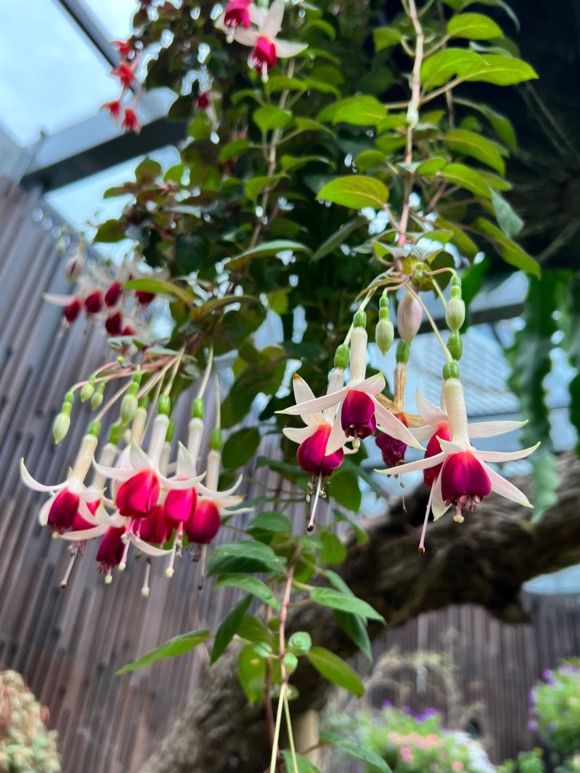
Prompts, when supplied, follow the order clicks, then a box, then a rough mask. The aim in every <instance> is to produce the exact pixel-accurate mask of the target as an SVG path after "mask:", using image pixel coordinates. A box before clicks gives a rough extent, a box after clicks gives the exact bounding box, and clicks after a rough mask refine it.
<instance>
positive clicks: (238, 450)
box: [222, 427, 260, 470]
mask: <svg viewBox="0 0 580 773" xmlns="http://www.w3.org/2000/svg"><path fill="white" fill-rule="evenodd" d="M259 445H260V433H259V431H258V430H257V429H256V428H255V427H246V428H245V429H240V430H238V432H234V434H233V435H230V437H229V438H228V439H227V440H226V442H225V444H224V447H223V451H222V463H223V465H224V467H225V468H226V470H236V469H237V468H238V467H241V466H242V465H244V464H246V463H247V462H249V461H250V459H251V458H252V457H253V456H254V454H255V453H256V451H257V450H258V446H259Z"/></svg>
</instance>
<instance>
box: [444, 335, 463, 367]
mask: <svg viewBox="0 0 580 773" xmlns="http://www.w3.org/2000/svg"><path fill="white" fill-rule="evenodd" d="M447 348H448V349H449V352H450V354H451V356H452V357H453V359H454V360H460V359H461V355H462V354H463V339H462V338H461V336H460V335H459V333H453V335H450V336H449V340H448V341H447Z"/></svg>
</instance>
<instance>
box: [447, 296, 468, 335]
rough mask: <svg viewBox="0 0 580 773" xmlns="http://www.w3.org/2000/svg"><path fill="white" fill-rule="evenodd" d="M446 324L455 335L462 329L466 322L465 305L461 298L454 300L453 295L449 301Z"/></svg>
mask: <svg viewBox="0 0 580 773" xmlns="http://www.w3.org/2000/svg"><path fill="white" fill-rule="evenodd" d="M453 289H455V288H453ZM445 322H447V327H448V328H449V330H451V331H452V332H453V333H457V331H458V330H459V329H460V328H461V326H462V325H463V323H464V322H465V303H464V302H463V300H462V299H461V298H454V297H453V295H452V297H451V298H450V299H449V301H448V302H447V307H446V309H445Z"/></svg>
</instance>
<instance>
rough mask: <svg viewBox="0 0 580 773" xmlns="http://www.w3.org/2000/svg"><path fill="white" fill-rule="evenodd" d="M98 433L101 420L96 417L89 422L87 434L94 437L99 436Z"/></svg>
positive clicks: (99, 432)
mask: <svg viewBox="0 0 580 773" xmlns="http://www.w3.org/2000/svg"><path fill="white" fill-rule="evenodd" d="M100 434H101V422H100V421H99V420H98V419H95V420H94V421H92V422H91V423H90V424H89V428H88V430H87V435H94V436H95V437H99V435H100Z"/></svg>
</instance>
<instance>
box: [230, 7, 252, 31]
mask: <svg viewBox="0 0 580 773" xmlns="http://www.w3.org/2000/svg"><path fill="white" fill-rule="evenodd" d="M250 5H251V0H230V2H229V3H228V4H227V6H226V11H225V14H224V24H225V26H226V27H229V28H230V29H231V28H233V29H236V28H237V27H243V28H244V29H246V30H247V29H248V27H249V26H250V23H251V18H250Z"/></svg>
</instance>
